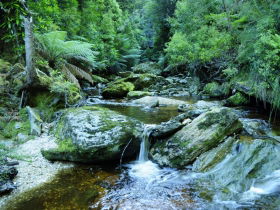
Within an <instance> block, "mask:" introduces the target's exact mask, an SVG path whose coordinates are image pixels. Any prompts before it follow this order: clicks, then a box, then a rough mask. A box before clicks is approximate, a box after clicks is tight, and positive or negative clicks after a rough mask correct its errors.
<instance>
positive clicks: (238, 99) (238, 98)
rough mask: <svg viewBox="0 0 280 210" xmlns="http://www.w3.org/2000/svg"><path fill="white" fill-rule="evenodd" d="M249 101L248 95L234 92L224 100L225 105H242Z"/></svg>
mask: <svg viewBox="0 0 280 210" xmlns="http://www.w3.org/2000/svg"><path fill="white" fill-rule="evenodd" d="M248 103H249V99H248V97H247V96H246V95H245V94H243V93H240V92H238V93H236V94H234V95H233V96H231V97H229V98H228V99H227V100H226V105H227V106H242V105H246V104H248Z"/></svg>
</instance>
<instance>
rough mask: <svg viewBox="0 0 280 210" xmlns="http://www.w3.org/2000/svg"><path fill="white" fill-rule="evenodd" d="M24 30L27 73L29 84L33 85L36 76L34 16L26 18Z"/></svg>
mask: <svg viewBox="0 0 280 210" xmlns="http://www.w3.org/2000/svg"><path fill="white" fill-rule="evenodd" d="M24 31H25V39H24V41H25V60H26V75H27V78H26V80H27V86H31V85H32V84H33V82H34V78H35V70H34V63H33V57H34V39H33V32H32V17H26V18H24Z"/></svg>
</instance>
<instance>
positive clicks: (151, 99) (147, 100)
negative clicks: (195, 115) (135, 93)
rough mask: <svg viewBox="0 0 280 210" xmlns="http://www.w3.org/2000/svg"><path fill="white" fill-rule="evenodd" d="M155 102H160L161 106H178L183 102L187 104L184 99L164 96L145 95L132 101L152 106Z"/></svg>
mask: <svg viewBox="0 0 280 210" xmlns="http://www.w3.org/2000/svg"><path fill="white" fill-rule="evenodd" d="M155 102H157V103H158V105H159V106H178V105H181V104H186V102H184V101H180V100H176V99H170V98H164V97H159V96H145V97H143V98H139V99H136V100H134V101H132V103H135V104H142V105H145V106H149V107H151V106H152V105H153V104H155Z"/></svg>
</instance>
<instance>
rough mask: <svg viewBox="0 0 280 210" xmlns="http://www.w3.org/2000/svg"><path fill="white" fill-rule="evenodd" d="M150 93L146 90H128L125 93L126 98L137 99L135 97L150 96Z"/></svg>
mask: <svg viewBox="0 0 280 210" xmlns="http://www.w3.org/2000/svg"><path fill="white" fill-rule="evenodd" d="M151 95H152V93H150V92H147V91H130V92H129V93H128V94H127V98H129V99H137V98H142V97H144V96H151Z"/></svg>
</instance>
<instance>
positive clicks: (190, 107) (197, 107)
mask: <svg viewBox="0 0 280 210" xmlns="http://www.w3.org/2000/svg"><path fill="white" fill-rule="evenodd" d="M221 105H222V104H221V103H220V102H218V101H215V102H210V101H202V100H200V101H197V102H196V103H194V104H180V105H179V106H178V111H179V112H187V111H194V112H197V113H200V114H201V113H204V112H206V111H209V110H211V109H212V108H215V107H221Z"/></svg>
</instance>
